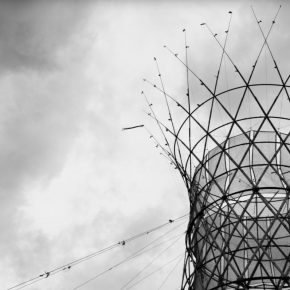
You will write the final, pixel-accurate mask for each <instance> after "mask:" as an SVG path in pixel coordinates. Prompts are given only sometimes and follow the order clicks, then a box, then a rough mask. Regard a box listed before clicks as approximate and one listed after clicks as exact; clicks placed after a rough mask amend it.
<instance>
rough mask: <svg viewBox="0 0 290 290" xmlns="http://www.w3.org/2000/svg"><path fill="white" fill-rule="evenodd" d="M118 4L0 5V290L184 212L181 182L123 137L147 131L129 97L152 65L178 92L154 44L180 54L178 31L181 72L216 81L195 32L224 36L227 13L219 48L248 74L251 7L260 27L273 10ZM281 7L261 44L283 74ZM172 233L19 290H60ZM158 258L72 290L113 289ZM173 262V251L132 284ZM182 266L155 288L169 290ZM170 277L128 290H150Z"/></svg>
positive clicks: (266, 5)
mask: <svg viewBox="0 0 290 290" xmlns="http://www.w3.org/2000/svg"><path fill="white" fill-rule="evenodd" d="M24 2H25V4H24ZM120 2H121V1H1V4H0V104H1V105H0V144H1V147H0V148H1V150H0V172H1V174H0V190H1V191H0V195H1V204H0V206H1V210H0V227H1V239H0V253H1V261H0V271H1V275H0V285H1V289H6V288H9V287H11V286H13V285H15V284H17V283H20V282H22V281H25V280H27V279H29V278H33V277H35V276H38V275H40V274H42V273H44V271H49V270H50V269H53V268H55V267H57V266H60V265H64V264H66V263H69V262H70V261H72V260H74V259H76V258H79V257H82V256H85V255H87V254H89V253H91V252H93V251H96V250H99V249H102V248H104V247H106V246H108V245H111V244H112V243H115V242H117V241H120V240H122V239H125V238H128V237H130V236H133V235H135V234H138V233H140V232H142V231H145V230H147V229H150V228H152V227H155V226H157V225H160V224H163V223H165V222H166V221H167V220H168V219H170V218H175V217H178V216H181V215H183V214H185V213H187V212H188V209H189V208H188V201H187V192H186V188H185V186H184V184H183V183H182V179H181V178H180V176H179V175H178V173H177V172H176V171H175V170H174V168H173V167H172V166H170V165H169V162H168V161H167V160H166V159H165V158H162V156H161V155H160V154H159V152H158V150H156V149H155V147H154V144H152V142H150V141H151V140H150V139H149V138H148V134H147V132H146V131H145V130H143V129H136V130H132V131H122V130H121V129H122V127H126V126H133V125H136V124H144V122H145V123H146V124H148V127H149V128H150V129H151V128H152V127H153V126H154V124H153V123H152V122H150V121H149V120H148V119H147V118H146V114H145V113H144V111H146V110H147V108H146V103H145V101H144V99H143V98H142V96H141V94H140V92H141V90H144V91H145V92H146V90H147V89H148V95H149V97H151V95H150V89H149V88H148V86H147V85H146V84H144V82H143V81H142V79H143V78H144V77H145V78H148V79H153V80H154V79H155V80H156V79H157V73H156V67H155V64H154V61H153V57H154V56H155V57H157V58H158V60H160V67H161V70H162V72H164V73H163V74H164V79H165V80H166V83H167V84H168V86H169V89H170V90H172V91H173V92H174V93H178V92H182V91H185V88H186V87H185V71H184V68H183V67H182V66H180V63H178V62H177V61H176V59H174V58H173V57H172V56H170V54H169V53H168V52H167V51H166V50H165V49H164V48H163V45H164V44H166V45H168V46H170V47H172V49H174V50H175V51H178V52H179V51H180V52H181V53H182V49H183V46H184V43H183V41H184V38H183V37H184V35H183V34H182V29H183V28H186V29H187V31H188V39H189V42H190V48H191V49H190V50H189V54H190V64H191V65H193V66H194V67H195V71H197V72H198V73H199V74H200V76H201V77H204V78H210V77H211V76H214V75H215V74H216V70H217V64H218V57H219V56H220V50H219V49H218V47H217V45H216V43H215V42H214V40H213V39H212V38H211V37H210V35H209V34H208V33H206V32H205V31H204V30H203V29H202V28H201V27H200V23H202V22H207V23H209V24H210V25H211V26H212V27H214V29H215V31H216V32H218V33H221V32H224V30H225V28H226V26H227V22H228V11H229V10H232V11H233V21H232V34H231V36H230V39H229V49H230V51H231V52H232V55H233V57H234V58H235V60H236V61H237V62H238V64H239V65H241V66H242V67H243V68H247V67H249V68H250V67H251V66H252V64H253V60H254V55H255V53H256V52H257V47H259V45H261V41H262V39H261V35H260V34H259V31H258V28H257V26H256V25H255V21H254V18H253V15H252V12H251V9H250V5H251V4H253V5H254V6H255V9H256V12H257V14H258V15H259V17H260V18H261V19H263V25H265V28H266V27H268V26H269V25H270V23H271V21H272V20H273V15H274V14H275V11H276V10H277V9H278V5H279V4H280V3H278V2H277V1H263V2H262V1H256V2H255V1H253V2H249V1H235V3H234V4H233V3H232V2H234V1H160V2H158V1H124V2H123V3H120ZM156 2H158V3H156ZM281 4H282V5H283V7H282V10H281V13H280V16H279V19H278V21H277V26H276V27H275V29H274V30H275V31H273V38H272V39H271V41H272V42H273V43H274V50H275V53H276V55H278V57H279V58H278V59H279V61H280V63H282V65H283V64H284V67H283V68H282V69H283V72H287V68H288V67H289V66H288V67H287V64H289V63H287V62H286V61H284V62H282V60H284V59H285V60H286V59H289V45H290V38H289V37H290V35H289V31H288V30H289V24H290V23H289V17H288V15H289V5H286V3H284V2H283V1H282V3H281ZM264 23H265V24H264ZM256 41H257V42H258V45H256V44H255V42H256ZM253 51H254V52H253ZM192 86H193V84H192ZM156 102H157V103H158V102H160V101H159V100H158V99H157V100H156ZM163 105H164V104H163ZM163 105H162V106H163ZM160 114H162V112H161V113H160ZM152 130H154V129H153V128H152ZM170 227H171V228H173V227H172V226H168V228H166V229H163V230H161V231H160V232H158V233H155V234H154V235H152V237H149V236H148V237H146V238H140V239H139V240H136V241H134V242H132V243H131V244H130V245H129V244H128V245H126V246H124V247H121V248H119V249H115V250H114V251H113V252H112V253H108V254H106V255H104V256H99V257H97V258H95V259H92V260H90V261H87V262H84V263H82V264H80V265H77V266H75V267H72V268H71V269H70V270H69V271H63V272H61V273H59V274H57V275H55V276H53V277H49V278H47V279H44V280H43V281H41V282H39V283H36V284H34V285H31V286H29V287H27V288H26V289H42V290H48V289H61V290H72V289H73V288H74V287H76V286H77V285H79V284H81V283H83V282H84V281H86V280H88V279H90V278H91V277H93V276H94V275H96V274H98V273H100V272H101V271H103V270H105V269H107V268H109V267H111V266H112V265H114V263H117V262H119V261H120V260H122V259H123V258H124V257H126V256H128V255H130V254H131V253H133V252H134V251H136V250H137V249H139V248H140V247H142V246H144V245H145V244H146V243H147V242H150V241H151V240H152V239H154V238H157V237H158V235H161V234H162V233H164V232H165V231H166V230H169V229H170ZM185 227H186V223H184V224H183V225H182V226H181V227H179V228H177V229H176V230H174V231H173V232H171V235H177V234H179V233H181V232H182V231H184V230H185ZM168 245H169V244H168V243H167V244H164V245H162V246H161V247H159V248H157V249H155V250H153V251H152V252H148V253H147V254H146V255H143V256H141V257H140V258H138V259H136V260H135V261H132V262H130V263H127V264H124V265H122V266H120V267H119V268H117V269H114V270H112V271H111V272H109V274H106V275H103V276H102V277H101V278H100V279H96V280H95V281H92V282H91V283H89V284H87V285H85V286H84V287H82V288H81V289H87V290H91V289H120V288H121V287H122V285H123V284H125V283H126V282H127V281H128V280H130V279H131V278H132V277H133V276H134V275H135V274H136V273H138V270H140V269H142V268H143V267H144V266H145V265H146V264H147V263H149V262H150V261H151V260H150V259H152V258H154V255H156V254H158V253H159V252H161V251H162V250H163V249H164V248H165V247H166V246H168ZM183 251H184V241H183V238H181V239H180V240H178V242H177V243H176V244H175V245H173V246H172V247H171V248H170V250H168V251H167V252H166V254H165V255H163V256H160V258H158V259H156V261H155V263H154V264H153V266H150V267H149V269H147V272H145V273H143V274H142V275H143V276H145V275H146V274H148V273H150V271H154V269H156V268H158V266H162V265H163V264H165V263H166V262H167V261H169V260H170V259H173V258H175V257H177V256H178V255H180V254H182V253H183ZM176 261H177V260H176ZM182 263H183V261H182V260H180V263H179V264H177V268H176V269H175V270H174V271H173V272H172V277H171V278H170V279H169V280H168V281H167V284H165V285H164V289H173V290H175V289H177V288H178V286H179V285H180V279H181V268H182ZM174 265H175V262H174V263H172V264H170V265H169V267H167V268H165V269H164V270H163V271H160V272H158V273H157V274H155V275H152V276H151V277H150V278H148V279H146V280H144V281H143V282H142V283H140V284H138V285H137V286H136V287H135V289H158V287H159V286H160V285H161V283H162V281H164V279H165V278H166V275H167V274H168V273H169V272H170V270H171V269H173V266H174ZM148 270H149V271H148ZM139 278H142V276H141V275H140V277H138V279H139Z"/></svg>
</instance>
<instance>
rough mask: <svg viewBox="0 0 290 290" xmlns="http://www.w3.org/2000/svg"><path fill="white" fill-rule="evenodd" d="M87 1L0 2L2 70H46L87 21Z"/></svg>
mask: <svg viewBox="0 0 290 290" xmlns="http://www.w3.org/2000/svg"><path fill="white" fill-rule="evenodd" d="M88 3H89V2H88V1H85V2H84V3H80V2H79V1H1V2H0V63H1V67H0V70H2V71H7V70H8V71H11V70H12V71H13V70H19V69H20V70H21V69H40V70H47V69H51V68H54V67H55V66H58V63H57V53H58V51H59V50H60V49H62V48H63V47H65V46H67V45H68V44H69V42H70V38H71V36H72V34H73V33H74V32H75V30H76V29H77V28H78V27H79V25H81V24H82V23H83V21H85V19H86V17H85V15H86V13H87V12H88V9H87V6H88V5H87V4H88Z"/></svg>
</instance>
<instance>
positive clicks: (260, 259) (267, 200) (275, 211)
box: [143, 7, 290, 290]
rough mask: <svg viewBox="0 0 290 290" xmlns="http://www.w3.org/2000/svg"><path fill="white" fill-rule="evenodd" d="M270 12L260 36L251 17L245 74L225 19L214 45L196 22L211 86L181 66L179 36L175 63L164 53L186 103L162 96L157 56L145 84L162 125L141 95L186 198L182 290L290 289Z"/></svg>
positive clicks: (283, 151) (279, 87) (282, 123)
mask: <svg viewBox="0 0 290 290" xmlns="http://www.w3.org/2000/svg"><path fill="white" fill-rule="evenodd" d="M279 10H280V7H279V9H278V12H277V13H276V15H275V17H274V19H273V20H272V21H271V22H270V24H269V27H268V29H267V30H265V28H264V27H262V25H261V20H259V19H258V18H257V16H256V14H255V12H254V10H253V15H254V19H255V22H256V23H257V28H258V30H260V35H261V44H260V46H259V48H258V49H257V53H256V58H255V61H254V63H252V64H250V65H249V68H250V69H249V71H248V73H247V74H245V73H244V72H243V71H242V69H241V68H240V67H239V65H237V62H236V60H234V58H233V57H232V56H231V53H230V51H228V49H227V42H228V36H229V33H230V23H231V19H232V12H231V11H229V17H230V20H229V24H228V27H227V29H226V31H225V35H224V37H223V40H221V37H219V36H218V35H217V34H216V33H214V32H213V31H212V29H211V28H210V27H209V26H208V25H207V24H206V23H202V24H201V26H203V27H204V28H205V29H207V30H208V32H209V33H210V34H211V35H212V37H213V39H214V41H215V42H216V44H217V46H218V47H220V52H221V53H220V54H221V57H220V61H219V65H218V69H217V74H216V78H215V81H214V83H213V85H212V86H210V84H208V82H206V81H204V80H202V79H201V78H200V77H199V75H198V74H197V73H196V72H195V71H194V70H193V69H192V68H191V67H190V65H189V62H188V47H189V46H188V44H187V38H186V31H185V29H184V30H183V32H184V35H185V55H184V58H182V57H180V56H179V54H177V53H175V52H173V51H172V50H171V49H170V48H168V47H167V46H165V48H166V49H167V50H168V51H169V52H170V53H171V54H172V55H173V56H174V57H175V58H176V59H177V60H178V61H179V62H180V63H181V64H182V65H183V66H184V67H185V71H186V81H187V86H186V94H185V95H186V97H184V98H183V99H182V98H181V99H177V97H176V96H172V95H171V94H170V93H169V92H168V91H167V90H166V88H165V87H164V82H163V80H162V76H161V73H160V70H159V66H158V62H157V60H156V58H155V59H154V60H155V62H156V65H157V69H158V76H159V79H160V84H159V85H158V84H155V83H152V82H149V81H147V80H145V81H146V82H148V83H149V84H151V85H152V87H153V88H154V89H157V91H159V92H160V93H161V94H163V95H164V98H165V102H166V108H167V113H168V118H167V120H165V121H164V120H161V119H160V118H159V117H158V114H157V113H156V111H155V110H154V106H152V103H151V102H150V101H149V100H148V98H147V96H145V97H146V100H147V104H148V107H149V110H150V111H149V113H148V115H149V116H150V117H152V119H153V120H154V121H155V122H156V124H157V127H158V128H159V130H160V132H161V134H160V138H156V137H154V136H153V135H152V134H151V133H150V137H151V138H152V139H153V140H154V141H155V143H156V147H157V148H160V149H161V150H162V152H161V154H163V155H164V156H165V157H166V158H168V159H169V160H170V162H171V164H172V165H173V166H174V167H175V168H176V169H177V170H178V171H179V172H180V174H181V176H182V179H183V181H184V183H185V185H186V187H187V191H188V196H189V202H190V220H189V224H188V229H187V232H186V253H185V261H184V271H183V277H182V286H181V289H189V290H190V289H192V290H208V289H290V209H289V205H290V138H289V137H290V131H289V129H290V94H289V85H288V80H289V78H290V74H289V75H287V74H286V75H285V74H284V73H282V70H281V69H280V66H279V62H278V61H277V59H276V57H275V56H274V53H273V51H272V48H271V46H270V41H269V36H270V35H271V33H272V30H273V28H274V26H275V23H276V20H277V16H278V13H279ZM225 63H227V65H228V68H227V71H228V72H229V71H230V76H227V74H226V73H225V70H223V67H224V64H225ZM193 79H195V80H197V81H198V85H199V86H200V87H201V88H202V90H196V91H197V92H200V94H202V97H199V98H195V100H197V99H198V103H197V102H196V101H195V102H194V101H193V99H194V97H193V95H194V92H193V89H192V86H191V81H192V80H193ZM143 94H144V93H143ZM172 105H174V107H173V106H172ZM173 108H174V109H173ZM176 110H179V111H178V112H179V113H175V114H174V112H175V111H176ZM182 116H183V118H182ZM175 120H176V121H175ZM159 140H162V141H159Z"/></svg>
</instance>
